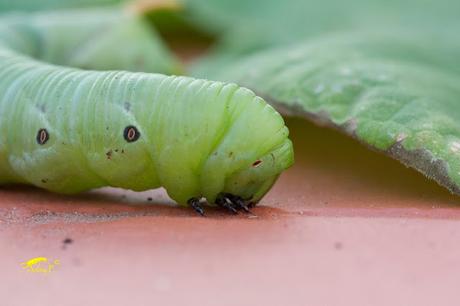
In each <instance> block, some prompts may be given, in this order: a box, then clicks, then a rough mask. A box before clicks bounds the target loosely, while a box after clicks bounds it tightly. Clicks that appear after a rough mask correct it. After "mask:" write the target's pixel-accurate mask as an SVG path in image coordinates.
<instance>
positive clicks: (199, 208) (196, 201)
mask: <svg viewBox="0 0 460 306" xmlns="http://www.w3.org/2000/svg"><path fill="white" fill-rule="evenodd" d="M187 204H188V205H190V207H192V208H193V210H194V211H196V212H197V213H199V214H200V215H201V216H204V209H203V206H201V204H200V199H198V198H191V199H189V200H188V201H187Z"/></svg>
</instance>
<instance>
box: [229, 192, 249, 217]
mask: <svg viewBox="0 0 460 306" xmlns="http://www.w3.org/2000/svg"><path fill="white" fill-rule="evenodd" d="M227 197H228V198H229V199H230V201H232V203H234V204H235V205H236V207H237V208H238V209H242V210H244V211H245V212H247V213H251V211H250V210H249V207H248V205H246V203H245V202H244V200H243V198H242V197H239V196H236V195H233V194H227Z"/></svg>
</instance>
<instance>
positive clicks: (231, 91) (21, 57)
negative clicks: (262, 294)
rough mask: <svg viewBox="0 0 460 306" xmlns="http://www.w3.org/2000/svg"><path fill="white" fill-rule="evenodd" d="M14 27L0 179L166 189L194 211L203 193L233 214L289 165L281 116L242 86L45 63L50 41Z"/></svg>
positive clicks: (5, 76) (4, 92)
mask: <svg viewBox="0 0 460 306" xmlns="http://www.w3.org/2000/svg"><path fill="white" fill-rule="evenodd" d="M10 29H11V28H10ZM19 29H20V31H19V30H18V31H16V32H15V33H14V35H11V30H8V31H0V184H6V183H23V184H32V185H35V186H38V187H41V188H44V189H47V190H50V191H53V192H59V193H69V194H71V193H77V192H81V191H85V190H88V189H92V188H97V187H102V186H114V187H121V188H127V189H132V190H137V191H140V190H147V189H153V188H157V187H160V186H163V187H164V188H165V189H166V191H167V192H168V194H169V196H170V197H171V198H172V199H173V200H175V201H176V202H177V203H179V204H183V205H186V204H189V205H192V206H193V207H194V208H195V209H196V210H197V211H199V212H200V213H202V208H201V207H200V204H199V199H201V198H205V199H206V200H207V201H208V203H210V204H211V205H213V204H215V203H217V204H219V205H222V206H226V207H227V208H229V209H230V210H232V211H234V210H235V209H236V208H238V207H242V208H245V209H246V204H247V202H244V201H246V200H247V201H251V202H253V203H256V202H257V201H258V200H260V198H261V197H262V196H263V195H264V194H265V193H266V192H267V191H268V190H269V189H270V187H271V186H272V184H273V183H274V182H275V180H276V179H277V177H278V176H279V174H280V173H281V172H282V171H283V170H285V169H286V168H288V167H289V166H290V165H291V164H292V162H293V151H292V144H291V141H290V140H289V138H288V129H287V127H286V126H285V124H284V121H283V119H282V117H281V116H280V115H279V114H278V113H277V112H276V111H275V110H274V109H273V108H272V107H271V106H269V105H268V104H267V103H265V102H264V101H263V99H261V98H259V97H257V96H256V95H255V94H254V93H252V92H251V91H249V90H248V89H244V88H241V87H239V86H237V85H235V84H226V83H221V82H213V81H208V80H200V79H193V78H188V77H180V76H166V75H162V74H153V73H141V72H138V73H135V72H126V71H89V70H80V69H76V68H69V67H63V66H57V65H53V64H49V63H45V62H44V61H41V60H39V59H40V54H42V55H43V54H46V53H47V51H49V50H46V48H47V44H48V45H53V44H55V42H54V41H53V40H48V41H47V44H44V43H43V41H46V40H44V39H41V43H39V45H40V46H37V43H36V41H37V39H31V38H30V33H31V32H33V31H31V30H30V28H24V27H19ZM25 29H27V31H26V30H25ZM19 34H20V35H19ZM21 35H22V36H21ZM55 36H56V35H55ZM56 37H59V35H57V36H56ZM38 47H40V48H41V49H39V48H38ZM61 48H62V47H61ZM63 49H66V48H63ZM31 50H32V51H31ZM37 50H38V51H40V52H38V51H37ZM108 51H110V50H108ZM48 53H49V52H48ZM37 54H38V55H37ZM56 54H61V55H62V52H61V53H59V52H56ZM33 57H35V58H33ZM37 58H38V59H37ZM61 58H62V56H61Z"/></svg>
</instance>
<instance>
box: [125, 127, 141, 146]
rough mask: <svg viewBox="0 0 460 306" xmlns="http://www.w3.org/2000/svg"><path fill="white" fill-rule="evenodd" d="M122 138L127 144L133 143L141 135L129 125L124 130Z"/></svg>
mask: <svg viewBox="0 0 460 306" xmlns="http://www.w3.org/2000/svg"><path fill="white" fill-rule="evenodd" d="M123 137H124V138H125V140H126V141H127V142H134V141H136V140H138V139H139V137H141V133H140V132H139V130H138V129H137V128H136V127H135V126H132V125H129V126H127V127H126V128H125V130H124V132H123Z"/></svg>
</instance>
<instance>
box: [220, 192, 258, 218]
mask: <svg viewBox="0 0 460 306" xmlns="http://www.w3.org/2000/svg"><path fill="white" fill-rule="evenodd" d="M216 204H217V205H218V206H220V207H223V208H225V209H227V210H228V211H230V212H231V213H233V214H237V213H238V211H240V210H244V211H245V212H247V213H251V211H250V210H249V208H248V206H247V205H246V203H245V202H244V200H243V198H241V197H239V196H236V195H233V194H230V193H221V194H219V195H218V196H217V199H216Z"/></svg>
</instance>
